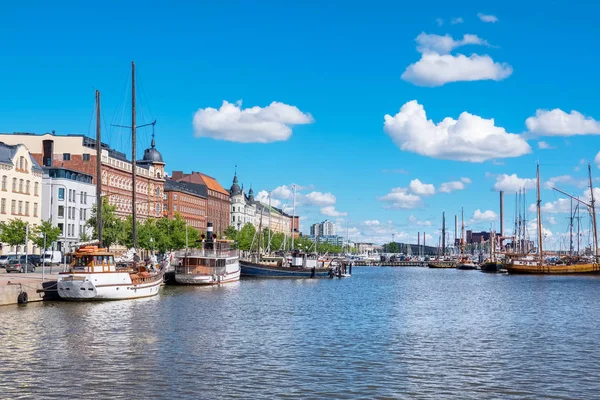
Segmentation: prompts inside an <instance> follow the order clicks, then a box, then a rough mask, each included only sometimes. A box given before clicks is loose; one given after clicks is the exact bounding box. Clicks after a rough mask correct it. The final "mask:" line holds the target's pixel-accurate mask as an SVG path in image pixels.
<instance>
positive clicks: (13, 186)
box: [12, 178, 17, 192]
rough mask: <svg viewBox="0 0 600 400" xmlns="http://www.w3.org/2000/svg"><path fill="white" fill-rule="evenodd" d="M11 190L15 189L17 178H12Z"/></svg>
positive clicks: (14, 190)
mask: <svg viewBox="0 0 600 400" xmlns="http://www.w3.org/2000/svg"><path fill="white" fill-rule="evenodd" d="M12 191H13V192H16V191H17V178H13V184H12Z"/></svg>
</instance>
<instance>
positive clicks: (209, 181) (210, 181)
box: [199, 172, 229, 196]
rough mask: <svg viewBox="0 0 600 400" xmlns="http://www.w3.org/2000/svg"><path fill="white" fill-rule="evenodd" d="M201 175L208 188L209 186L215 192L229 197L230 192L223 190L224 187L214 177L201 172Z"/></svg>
mask: <svg viewBox="0 0 600 400" xmlns="http://www.w3.org/2000/svg"><path fill="white" fill-rule="evenodd" d="M199 174H200V175H201V176H202V180H203V181H204V183H206V186H208V188H209V189H210V190H214V191H215V192H219V193H222V194H225V195H227V196H229V192H228V191H227V190H225V189H223V186H221V184H220V183H219V182H218V181H217V180H216V179H215V178H213V177H212V176H208V175H205V174H203V173H202V172H199Z"/></svg>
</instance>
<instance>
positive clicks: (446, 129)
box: [384, 100, 531, 162]
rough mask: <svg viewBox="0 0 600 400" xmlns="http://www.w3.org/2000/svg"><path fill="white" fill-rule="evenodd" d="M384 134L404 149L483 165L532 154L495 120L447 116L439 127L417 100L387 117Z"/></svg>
mask: <svg viewBox="0 0 600 400" xmlns="http://www.w3.org/2000/svg"><path fill="white" fill-rule="evenodd" d="M384 131H385V132H386V133H387V134H388V135H389V136H390V137H391V138H392V140H393V141H394V142H395V143H396V145H397V146H398V147H400V149H402V150H404V151H412V152H414V153H417V154H421V155H425V156H429V157H433V158H441V159H447V160H458V161H469V162H482V161H486V160H490V159H494V158H505V157H518V156H521V155H523V154H527V153H529V152H531V147H530V146H529V144H527V142H526V141H525V140H524V139H523V138H522V137H521V136H520V135H516V134H513V133H507V132H506V130H505V129H504V128H502V127H498V126H496V125H495V124H494V119H484V118H482V117H479V116H477V115H473V114H469V113H468V112H463V113H462V114H460V116H459V117H458V120H454V119H452V118H450V117H446V118H444V119H443V120H442V121H441V122H439V123H438V124H436V123H434V122H433V121H432V120H428V119H427V114H426V113H425V109H424V107H423V106H422V105H421V104H419V103H418V102H417V101H416V100H412V101H409V102H408V103H406V104H404V105H403V106H402V107H401V108H400V111H399V112H398V113H397V114H396V115H394V116H391V115H389V114H387V115H385V117H384Z"/></svg>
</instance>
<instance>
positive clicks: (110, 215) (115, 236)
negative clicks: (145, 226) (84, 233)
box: [87, 197, 124, 248]
mask: <svg viewBox="0 0 600 400" xmlns="http://www.w3.org/2000/svg"><path fill="white" fill-rule="evenodd" d="M116 209H117V208H116V207H115V206H113V205H110V204H108V200H107V198H106V197H105V198H104V199H103V201H102V245H103V246H105V247H106V248H110V246H112V245H113V244H116V243H119V239H122V236H123V229H124V224H123V221H122V220H120V219H119V218H118V217H117V215H116V213H115V211H116ZM97 213H98V207H97V205H96V204H94V205H93V206H92V215H91V216H90V219H88V221H87V225H88V226H89V227H91V228H93V229H94V238H97V237H98V230H97V229H96V221H97Z"/></svg>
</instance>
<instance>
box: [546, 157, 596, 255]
mask: <svg viewBox="0 0 600 400" xmlns="http://www.w3.org/2000/svg"><path fill="white" fill-rule="evenodd" d="M536 175H537V224H538V240H539V248H540V265H542V264H543V262H544V250H543V246H542V200H541V199H540V164H538V165H537V174H536ZM590 176H591V171H590ZM594 232H595V231H594Z"/></svg>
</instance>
